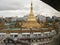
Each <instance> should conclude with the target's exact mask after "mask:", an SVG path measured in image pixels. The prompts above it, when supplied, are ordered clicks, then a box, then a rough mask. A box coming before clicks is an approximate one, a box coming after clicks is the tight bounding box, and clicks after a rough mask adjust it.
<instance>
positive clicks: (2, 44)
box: [0, 43, 21, 45]
mask: <svg viewBox="0 0 60 45" xmlns="http://www.w3.org/2000/svg"><path fill="white" fill-rule="evenodd" d="M0 45H6V44H4V43H1V44H0ZM8 45H14V44H8ZM16 45H21V44H16Z"/></svg>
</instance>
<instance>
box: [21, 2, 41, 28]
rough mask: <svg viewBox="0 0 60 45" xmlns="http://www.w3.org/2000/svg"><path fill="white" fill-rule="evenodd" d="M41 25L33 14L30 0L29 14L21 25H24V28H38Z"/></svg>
mask: <svg viewBox="0 0 60 45" xmlns="http://www.w3.org/2000/svg"><path fill="white" fill-rule="evenodd" d="M41 26H42V25H40V24H39V23H38V22H37V20H36V17H35V16H34V13H33V7H32V2H31V7H30V14H29V16H28V18H27V21H26V22H24V23H23V24H22V27H24V28H40V27H41Z"/></svg>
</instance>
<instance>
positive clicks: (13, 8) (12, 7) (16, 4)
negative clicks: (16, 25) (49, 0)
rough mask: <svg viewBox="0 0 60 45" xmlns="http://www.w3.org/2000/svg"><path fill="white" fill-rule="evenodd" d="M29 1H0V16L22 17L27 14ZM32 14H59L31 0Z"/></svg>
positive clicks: (39, 2) (40, 2) (37, 1)
mask: <svg viewBox="0 0 60 45" xmlns="http://www.w3.org/2000/svg"><path fill="white" fill-rule="evenodd" d="M30 2H31V0H0V16H4V17H6V16H24V15H27V14H29V10H30ZM32 2H33V8H34V14H40V15H44V16H46V15H48V16H52V15H56V14H57V13H60V12H58V11H56V10H55V9H53V8H52V7H50V6H49V5H47V4H45V3H44V2H42V1H40V0H32Z"/></svg>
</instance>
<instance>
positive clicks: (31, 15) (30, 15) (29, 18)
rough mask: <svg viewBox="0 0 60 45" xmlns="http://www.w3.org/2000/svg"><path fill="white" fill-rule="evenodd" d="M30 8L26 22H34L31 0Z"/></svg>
mask: <svg viewBox="0 0 60 45" xmlns="http://www.w3.org/2000/svg"><path fill="white" fill-rule="evenodd" d="M30 5H31V7H30V14H29V16H28V19H27V21H36V18H35V16H34V13H33V4H32V0H31V4H30Z"/></svg>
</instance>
